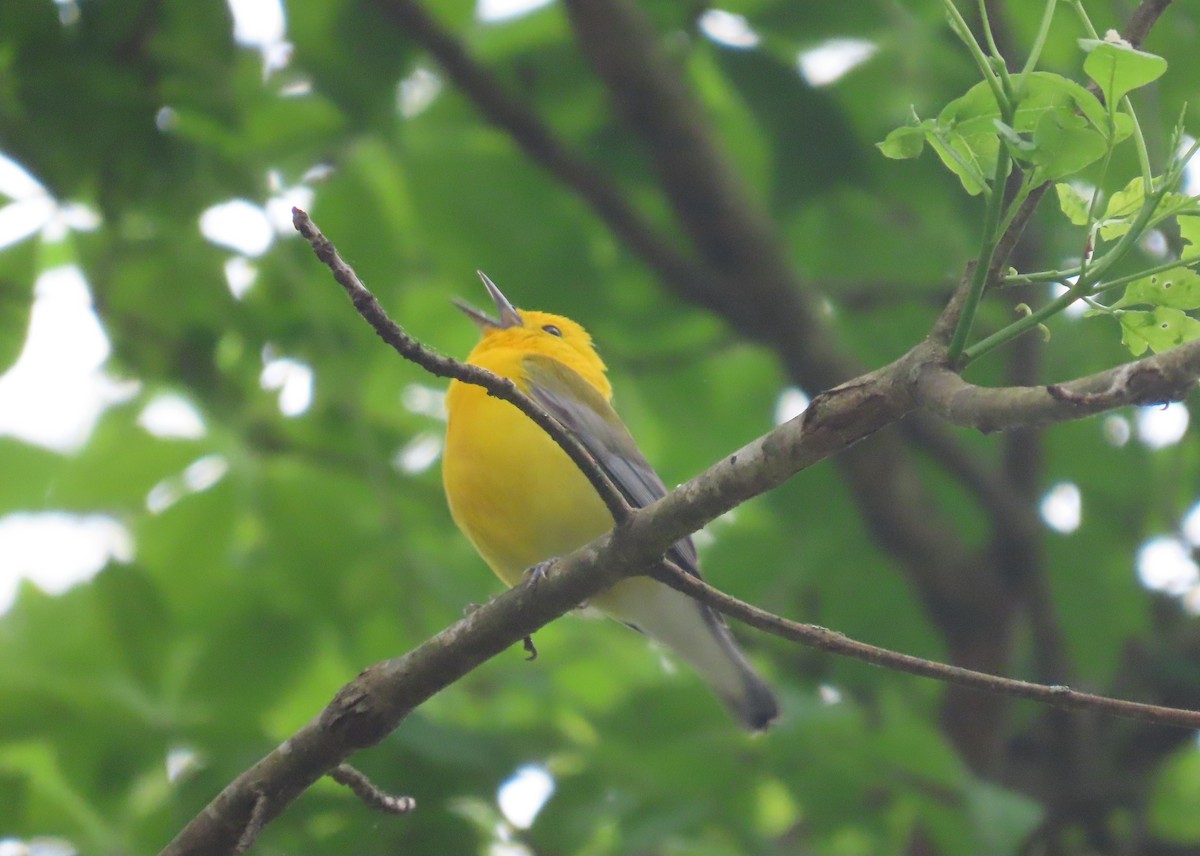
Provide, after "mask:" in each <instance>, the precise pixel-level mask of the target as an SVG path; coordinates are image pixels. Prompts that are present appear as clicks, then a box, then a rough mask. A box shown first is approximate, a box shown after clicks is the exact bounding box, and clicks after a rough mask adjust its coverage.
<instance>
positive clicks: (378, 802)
mask: <svg viewBox="0 0 1200 856" xmlns="http://www.w3.org/2000/svg"><path fill="white" fill-rule="evenodd" d="M329 778H331V779H333V780H334V781H335V782H337V783H338V784H339V785H345V786H346V787H348V788H349V789H350V790H351V791H353V792H354V795H355V796H356V797H358V798H359V799H360V800H362V801H363V803H365V804H366V806H367V807H368V808H373V809H375V811H381V812H383V813H384V814H408V813H409V812H410V811H413V810H414V809H416V807H417V801H416V800H415V799H413V798H412V797H398V796H394V795H392V794H389V793H387V792H386V791H384V790H381V789H380V788H379V787H378V786H376V785H375V783H374V782H372V781H371V780H370V779H368V778H367V776H366V774H365V773H362V772H361V771H359V770H357V769H355V768H354V767H351V766H350V765H349V764H338V765H337V766H336V767H334V768H333V769H332V770H330V771H329Z"/></svg>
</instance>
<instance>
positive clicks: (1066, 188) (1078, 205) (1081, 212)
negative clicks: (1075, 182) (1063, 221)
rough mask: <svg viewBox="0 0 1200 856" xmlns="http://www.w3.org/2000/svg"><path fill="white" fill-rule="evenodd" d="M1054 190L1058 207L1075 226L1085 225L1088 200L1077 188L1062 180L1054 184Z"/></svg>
mask: <svg viewBox="0 0 1200 856" xmlns="http://www.w3.org/2000/svg"><path fill="white" fill-rule="evenodd" d="M1054 192H1055V193H1057V194H1058V207H1059V208H1061V209H1062V213H1063V214H1065V215H1066V217H1067V219H1068V220H1070V221H1071V223H1072V224H1074V225H1076V226H1086V225H1087V221H1088V206H1089V204H1090V200H1088V199H1086V198H1084V195H1083V193H1082V192H1080V191H1079V190H1078V189H1076V188H1075V187H1073V186H1071V185H1070V184H1065V183H1063V182H1059V183H1058V184H1056V185H1054Z"/></svg>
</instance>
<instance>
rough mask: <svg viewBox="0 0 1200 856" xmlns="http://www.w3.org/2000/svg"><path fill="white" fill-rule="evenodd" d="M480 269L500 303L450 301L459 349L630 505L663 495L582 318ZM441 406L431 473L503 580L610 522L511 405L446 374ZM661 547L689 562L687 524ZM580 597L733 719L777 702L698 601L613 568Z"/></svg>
mask: <svg viewBox="0 0 1200 856" xmlns="http://www.w3.org/2000/svg"><path fill="white" fill-rule="evenodd" d="M479 275H480V277H481V278H482V279H483V283H484V285H485V286H487V290H488V292H489V293H490V294H491V296H492V300H493V302H494V303H495V305H496V311H497V313H498V315H499V317H498V318H492V317H490V316H489V315H487V314H486V313H483V312H481V311H479V310H477V309H474V308H472V307H470V306H467V305H464V304H459V308H460V309H462V310H463V311H464V312H466V313H467V315H468V316H470V318H471V319H472V320H473V321H474V322H475V323H476V324H477V325H478V326H479V328H480V330H481V331H482V333H483V338H482V339H481V341H480V342H479V344H478V345H476V346H475V349H474V350H473V351H471V354H470V356H469V357H468V358H467V362H469V363H471V364H472V365H476V366H481V367H483V368H486V369H488V370H490V371H492V372H493V373H495V374H497V375H500V376H501V377H506V378H509V379H511V380H512V381H513V382H515V383H516V384H517V386H518V387H520V389H521V390H522V391H523V392H525V393H526V394H527V395H529V396H530V397H531V398H532V399H533V400H534V401H536V402H537V403H538V404H540V405H541V406H542V407H543V408H545V409H546V410H547V411H548V412H549V413H551V414H552V415H553V416H554V417H555V418H556V419H557V420H558V421H559V422H561V423H562V424H563V426H564V427H565V428H566V429H567V430H568V431H570V432H572V433H573V434H574V435H575V436H576V437H577V438H579V440H580V441H581V442H582V443H583V445H584V446H585V447H586V448H587V450H588V451H589V452H590V453H591V454H592V457H593V458H595V460H596V462H597V463H598V464H599V465H600V466H601V467H602V468H603V469H604V471H605V472H606V473H607V474H608V476H609V478H611V479H612V481H613V483H614V484H615V485H616V486H617V487H618V488H619V489H620V490H621V492H622V493H623V494H624V495H625V497H626V499H627V500H628V501H629V502H630V503H631V504H632V505H634V506H637V507H642V506H645V505H649V504H650V503H651V502H654V501H655V500H656V499H658V498H659V497H662V496H665V495H666V493H667V490H666V488H665V487H664V485H663V482H662V480H661V479H660V478H659V477H658V475H657V474H656V473H655V472H654V470H653V468H651V466H650V464H649V463H647V462H646V459H645V457H644V456H643V455H642V453H641V452H640V451H639V450H638V447H637V444H636V443H635V442H634V440H633V438H632V437H631V436H630V435H629V431H628V430H627V429H626V428H625V425H624V424H623V423H622V422H621V419H620V417H619V416H617V413H616V411H615V410H613V408H612V405H611V404H610V403H609V401H610V399H611V397H612V387H611V385H610V384H609V382H608V378H607V377H606V375H605V366H604V363H603V362H602V361H601V359H600V356H599V354H597V353H596V350H595V348H594V347H593V346H592V339H591V336H589V335H588V333H587V331H586V330H584V329H583V328H582V327H581V326H579V325H578V324H576V323H575V322H574V321H572V320H571V319H569V318H564V317H562V316H561V315H550V314H548V313H545V312H532V311H522V310H518V309H516V308H515V307H514V306H513V305H512V304H511V303H510V302H509V301H508V299H507V298H505V296H504V295H503V294H502V293H501V292H500V289H499V288H497V287H496V285H495V284H494V283H493V282H492V281H491V280H490V279H488V278H487V276H485V275H484V274H483V273H482V272H480V274H479ZM446 409H447V411H448V417H449V421H448V425H447V429H446V452H445V457H444V460H443V465H442V481H443V484H444V486H445V489H446V498H447V500H448V502H449V504H450V513H451V515H452V516H453V517H454V522H455V523H456V524H458V528H459V529H460V530H462V532H463V534H464V535H466V536H467V538H468V539H469V540H470V541H471V543H472V544H473V545H474V546H475V549H476V550H477V551H479V555H480V556H482V557H483V560H484V561H485V562H487V563H488V565H490V566H491V568H492V570H493V571H495V573H496V575H497V576H498V577H500V579H501V580H503V581H504V582H505V583H506V584H507V585H509V586H515V585H517V584H518V583H519V582H520V581H521V579H522V576H523V575H524V573H525V571H526V569H528V568H529V567H531V566H533V565H535V564H537V563H539V562H542V561H544V560H546V559H550V558H553V557H556V556H562V555H565V554H567V553H570V552H571V551H573V550H575V549H577V548H579V547H582V546H583V545H584V544H586V543H588V542H589V541H592V540H594V539H596V538H598V537H599V536H600V535H603V534H604V533H605V532H608V531H609V530H611V529H612V527H613V519H612V516H611V515H610V514H609V512H608V509H607V508H606V507H605V505H604V503H603V501H602V500H601V499H600V496H599V494H597V493H596V491H595V489H594V488H593V487H592V485H591V483H590V482H589V481H588V480H587V478H586V477H585V476H584V475H583V473H582V472H580V471H579V469H578V468H577V467H576V466H575V464H574V463H572V461H571V459H570V458H569V457H567V455H566V453H565V452H563V451H562V449H560V448H559V447H558V445H557V444H556V443H555V442H554V441H553V440H551V439H550V437H549V436H548V435H547V434H546V433H545V432H544V431H542V429H541V428H539V427H538V426H537V425H536V424H534V422H533V421H532V420H530V419H529V418H528V417H527V416H525V415H524V414H523V413H521V412H520V411H519V410H517V408H515V407H514V406H513V405H511V404H509V403H508V402H506V401H501V400H500V399H497V398H493V397H491V396H489V395H488V394H487V392H485V391H484V390H483V389H482V388H480V387H478V386H472V385H470V384H464V383H460V382H459V381H454V382H452V383H451V384H450V391H449V393H448V395H447V397H446ZM671 557H672V558H673V559H674V560H675V561H676V562H677V563H679V564H680V565H681V566H682V567H683V568H685V569H686V570H687V571H688V573H691V574H695V575H696V576H700V571H699V566H698V563H697V557H696V548H695V546H694V545H693V544H692V541H691V539H690V538H686V539H684V540H682V541H679V542H678V543H677V544H675V546H674V548H673V549H672V551H671ZM591 604H592V605H593V606H596V607H598V608H599V609H600V610H601V611H603V612H604V613H606V614H608V615H610V616H612V617H613V618H615V619H617V620H618V621H621V622H623V623H625V624H627V625H628V626H630V627H632V628H633V629H634V630H637V631H639V632H641V633H644V634H646V635H647V636H649V637H651V638H652V639H656V640H658V641H659V642H660V643H662V644H663V645H666V646H667V647H668V648H669V649H671V650H672V651H674V652H675V654H676V655H677V656H679V657H680V658H681V659H683V660H684V661H686V662H687V663H689V664H690V665H691V666H692V667H693V668H695V669H696V671H697V672H699V673H700V676H701V677H702V678H704V680H705V682H706V683H707V684H708V685H709V686H710V687H711V688H712V690H713V691H714V692H715V693H716V694H717V696H718V697H719V698H720V699H721V701H722V702H724V704H725V706H726V707H727V708H728V709H729V711H730V713H732V714H733V716H734V717H735V718H736V719H737V721H738V722H739V723H741V725H742V726H744V727H745V728H747V729H750V730H751V731H761V730H762V729H765V728H766V727H767V726H768V725H770V723H771V722H772V721H773V720H774V719H775V718H776V717H777V716H778V714H779V704H778V702H777V701H776V699H775V694H774V693H773V692H772V691H771V688H770V687H769V686H768V685H767V684H766V682H765V681H764V680H763V679H762V678H761V677H759V675H758V674H757V673H756V672H755V671H754V669H753V668H752V667H751V666H750V664H749V663H748V662H747V661H746V657H745V655H743V654H742V652H741V650H739V649H738V646H737V643H736V642H735V641H734V639H733V636H732V635H731V634H730V632H729V628H728V627H727V626H726V624H725V622H724V620H723V619H722V617H721V616H720V615H719V614H718V613H717V612H715V611H713V610H712V609H710V608H709V607H707V606H704V605H702V604H700V603H698V602H697V601H695V600H693V599H691V598H689V597H688V596H687V595H684V594H680V593H679V592H677V591H675V590H674V589H672V588H670V587H669V586H666V585H664V584H663V583H660V582H657V581H655V580H652V579H650V578H648V577H634V578H630V579H628V580H623V581H621V582H619V583H617V584H616V585H615V586H613V587H612V588H611V589H610V590H608V591H607V592H604V593H603V594H601V595H599V596H597V597H596V598H594V599H593V600H592V601H591Z"/></svg>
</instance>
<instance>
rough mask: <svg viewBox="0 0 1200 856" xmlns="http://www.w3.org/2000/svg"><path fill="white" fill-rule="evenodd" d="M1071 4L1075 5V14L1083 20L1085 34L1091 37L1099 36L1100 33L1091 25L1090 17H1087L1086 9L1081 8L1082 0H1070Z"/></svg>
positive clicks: (1096, 37)
mask: <svg viewBox="0 0 1200 856" xmlns="http://www.w3.org/2000/svg"><path fill="white" fill-rule="evenodd" d="M1071 5H1072V6H1074V7H1075V14H1077V15H1078V16H1079V20H1080V21H1082V22H1083V28H1084V29H1085V30H1087V34H1088V35H1089V36H1090V37H1091V38H1093V39H1098V38H1100V34H1099V33H1097V32H1096V28H1095V27H1093V26H1092V19H1091V18H1089V17H1088V13H1087V10H1086V9H1084V8H1083V0H1071Z"/></svg>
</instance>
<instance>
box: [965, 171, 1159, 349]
mask: <svg viewBox="0 0 1200 856" xmlns="http://www.w3.org/2000/svg"><path fill="white" fill-rule="evenodd" d="M1162 194H1163V191H1161V190H1160V191H1159V192H1158V193H1156V194H1154V195H1153V196H1150V197H1148V198H1147V199H1146V200H1145V202H1144V203H1143V204H1142V209H1141V211H1139V212H1138V216H1137V219H1136V220H1134V221H1133V223H1132V224H1131V225H1130V227H1129V231H1128V232H1126V233H1125V234H1124V235H1123V236H1122V237H1121V240H1120V241H1118V242H1117V245H1116V246H1115V247H1113V249H1112V251H1111V252H1109V253H1107V254H1106V255H1105V256H1104V258H1102V259H1100V260H1099V261H1097V262H1096V263H1095V264H1094V265H1092V268H1091V270H1089V271H1088V272H1087V273H1086V274H1082V275H1081V276H1080V277H1079V279H1078V280H1076V281H1075V284H1074V285H1072V286H1071V287H1070V288H1069V289H1067V291H1066V292H1065V293H1063V294H1060V295H1059V296H1058V297H1056V298H1054V299H1053V300H1051V301H1050V302H1049V303H1047V304H1046V305H1045V306H1043V307H1042V308H1041V309H1038V310H1037V311H1036V312H1033V313H1032V314H1030V315H1026V316H1025V317H1024V318H1020V319H1018V320H1017V321H1014V322H1013V323H1012V324H1009V325H1008V326H1007V327H1004V328H1003V329H1000V330H997V331H996V332H995V333H993V334H992V335H990V336H988V337H986V338H985V339H983V340H982V341H980V342H976V343H975V344H974V345H972V346H971V347H969V348H967V349H966V350H965V351H963V353H962V356H963V362H964V364H965V363H969V362H971V361H972V360H976V359H978V358H979V357H981V356H983V355H984V354H986V353H988V352H989V351H991V350H994V349H995V348H998V347H1000V346H1001V345H1003V344H1005V343H1006V342H1010V341H1012V340H1013V339H1015V338H1016V337H1017V336H1020V335H1021V334H1022V333H1024V332H1025V331H1027V330H1032V329H1033V328H1034V327H1036V326H1037V325H1038V324H1041V323H1042V322H1043V321H1045V320H1046V319H1047V318H1050V317H1052V316H1054V315H1057V314H1058V313H1059V312H1062V311H1063V310H1064V309H1066V308H1067V307H1068V306H1070V305H1071V304H1072V303H1074V302H1075V301H1076V300H1078V299H1079V298H1081V297H1087V296H1090V295H1091V293H1092V284H1093V283H1095V282H1096V281H1097V280H1098V279H1099V278H1100V277H1101V276H1103V275H1104V271H1106V270H1107V269H1108V268H1110V267H1112V266H1113V265H1114V264H1116V263H1117V262H1118V261H1120V260H1121V258H1122V257H1123V256H1124V255H1125V254H1126V253H1128V252H1129V250H1131V249H1132V248H1133V247H1134V245H1135V244H1136V243H1137V241H1138V239H1139V238H1140V237H1141V235H1142V232H1143V230H1144V229H1145V228H1146V224H1147V223H1148V222H1149V221H1150V218H1151V216H1152V215H1153V214H1154V209H1155V208H1157V207H1158V200H1159V198H1160V197H1161V196H1162ZM960 326H961V322H960ZM957 332H958V331H957V330H955V333H956V334H957Z"/></svg>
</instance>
